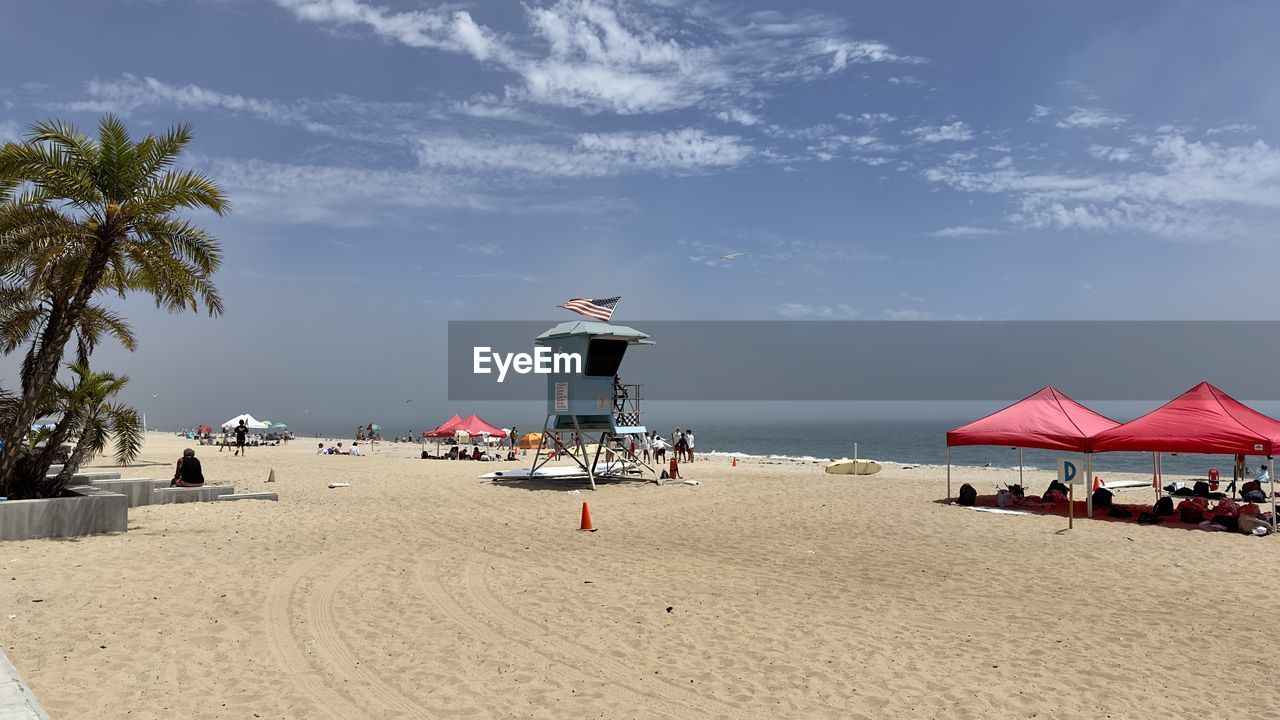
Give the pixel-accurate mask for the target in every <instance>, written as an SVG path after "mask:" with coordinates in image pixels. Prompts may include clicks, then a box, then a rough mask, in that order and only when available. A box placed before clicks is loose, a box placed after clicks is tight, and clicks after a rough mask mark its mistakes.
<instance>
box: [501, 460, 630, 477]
mask: <svg viewBox="0 0 1280 720" xmlns="http://www.w3.org/2000/svg"><path fill="white" fill-rule="evenodd" d="M635 468H636V464H635V463H633V462H612V463H600V464H599V465H597V466H596V477H601V476H604V475H620V474H622V473H625V472H628V471H630V470H634V469H635ZM586 476H587V472H586V471H585V470H583V469H582V468H580V467H578V466H577V465H567V466H558V467H540V468H538V470H537V471H536V472H535V471H532V470H530V469H529V468H512V469H511V470H499V471H497V472H491V473H485V474H484V475H481V476H480V479H481V480H529V479H535V480H536V479H544V480H567V479H570V478H585V477H586Z"/></svg>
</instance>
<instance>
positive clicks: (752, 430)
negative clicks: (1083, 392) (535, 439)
mask: <svg viewBox="0 0 1280 720" xmlns="http://www.w3.org/2000/svg"><path fill="white" fill-rule="evenodd" d="M971 419H972V418H970V420H971ZM676 422H679V421H678V420H677V421H675V422H666V421H664V420H661V419H649V420H647V421H646V425H648V426H649V428H650V429H653V430H658V431H659V432H661V433H663V435H664V436H666V437H668V438H669V437H670V434H671V430H672V428H673V427H675V424H676ZM966 422H969V420H962V419H957V420H886V421H874V420H857V421H825V422H812V423H810V422H805V423H800V422H779V423H765V422H749V423H746V422H716V421H706V422H701V423H696V424H694V431H695V433H696V436H697V453H698V454H699V455H706V454H715V455H725V456H727V455H730V454H733V455H738V456H739V457H745V456H750V457H759V458H767V457H774V458H793V459H808V460H814V461H825V460H835V459H839V458H845V457H852V456H853V443H854V442H855V441H856V442H857V443H858V455H859V457H864V458H872V459H874V460H879V461H881V462H884V463H900V464H907V465H945V464H946V462H947V448H946V433H947V430H950V429H951V428H954V427H956V426H959V425H963V424H964V423H966ZM541 425H542V423H541V421H540V420H539V421H537V422H536V424H535V422H534V421H532V420H531V421H527V422H525V423H522V424H520V425H519V428H520V431H521V432H522V433H524V432H529V431H535V430H538V429H540V428H541ZM343 427H344V428H346V424H345V423H344V424H343ZM352 427H354V425H353V426H352ZM330 431H331V432H334V431H337V428H330ZM404 432H408V430H402V431H401V434H403V433H404ZM351 433H352V429H350V428H347V429H345V430H344V431H342V432H341V433H340V434H338V435H330V434H326V435H324V437H350V436H351ZM395 433H396V429H395V428H393V427H390V426H388V427H386V428H385V429H384V430H383V435H384V436H390V435H392V434H395ZM313 434H314V433H312V432H308V431H307V429H306V428H305V427H300V428H299V430H298V435H299V436H300V437H302V438H307V437H310V436H312V435H313ZM1023 452H1024V462H1025V463H1026V467H1027V468H1029V469H1036V468H1038V469H1043V470H1050V469H1053V468H1056V467H1057V460H1058V458H1059V457H1066V456H1067V455H1069V454H1068V453H1057V452H1050V451H1046V450H1024V451H1023ZM1077 457H1078V456H1077ZM951 462H952V463H953V464H955V465H969V466H977V467H982V466H986V465H990V466H992V467H1005V468H1016V467H1018V451H1017V450H1016V449H1011V448H1008V447H1003V446H1001V447H959V448H952V451H951ZM1260 462H1265V460H1263V459H1261V458H1250V461H1249V463H1250V466H1251V467H1252V468H1254V469H1255V470H1256V469H1257V466H1258V464H1259V463H1260ZM1162 464H1163V469H1164V472H1165V473H1167V474H1170V475H1204V474H1206V473H1207V471H1208V469H1209V468H1218V471H1219V473H1220V474H1221V475H1224V476H1226V477H1228V478H1229V477H1231V457H1230V456H1229V455H1188V454H1182V455H1165V456H1164V457H1163V459H1162ZM1093 465H1094V470H1095V472H1096V473H1097V474H1100V475H1101V474H1104V473H1106V472H1108V471H1111V472H1134V473H1148V472H1151V454H1150V453H1103V454H1098V455H1095V456H1094V461H1093Z"/></svg>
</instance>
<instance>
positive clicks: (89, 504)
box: [0, 485, 129, 540]
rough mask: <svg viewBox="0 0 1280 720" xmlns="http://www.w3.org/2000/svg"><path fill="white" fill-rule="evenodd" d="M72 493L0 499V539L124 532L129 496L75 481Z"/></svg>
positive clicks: (127, 521) (69, 490)
mask: <svg viewBox="0 0 1280 720" xmlns="http://www.w3.org/2000/svg"><path fill="white" fill-rule="evenodd" d="M67 492H68V493H70V494H71V495H72V497H60V498H50V499H47V500H5V501H3V502H0V540H32V539H34V538H44V537H79V536H81V535H96V534H98V533H112V532H124V531H125V530H126V529H127V528H128V527H129V499H128V498H126V497H125V496H124V495H121V494H119V493H113V492H107V491H105V490H99V489H97V488H93V487H88V486H84V485H78V486H76V487H72V488H68V489H67Z"/></svg>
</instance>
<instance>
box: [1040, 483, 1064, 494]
mask: <svg viewBox="0 0 1280 720" xmlns="http://www.w3.org/2000/svg"><path fill="white" fill-rule="evenodd" d="M1055 490H1056V491H1058V492H1060V493H1062V494H1063V496H1064V497H1065V496H1066V494H1067V486H1066V485H1063V484H1062V483H1060V482H1058V481H1057V480H1054V481H1053V482H1051V483H1049V489H1048V490H1045V491H1044V494H1045V495H1048V494H1049V493H1051V492H1053V491H1055Z"/></svg>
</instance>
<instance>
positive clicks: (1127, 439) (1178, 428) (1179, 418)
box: [1093, 382, 1280, 456]
mask: <svg viewBox="0 0 1280 720" xmlns="http://www.w3.org/2000/svg"><path fill="white" fill-rule="evenodd" d="M1273 448H1280V421H1277V420H1273V419H1272V418H1269V417H1267V416H1266V415H1263V414H1262V413H1260V412H1258V411H1257V410H1254V409H1253V408H1251V407H1249V406H1247V405H1245V404H1244V403H1242V402H1240V401H1238V400H1236V399H1235V398H1233V397H1231V396H1230V395H1228V394H1226V393H1224V392H1222V391H1221V390H1219V389H1218V388H1216V387H1214V386H1213V385H1210V384H1209V383H1207V382H1202V383H1200V384H1199V385H1197V386H1195V387H1193V388H1191V389H1190V390H1188V391H1186V392H1184V393H1182V394H1181V395H1179V396H1178V397H1176V398H1174V399H1173V400H1170V401H1169V402H1168V403H1166V404H1164V405H1162V406H1160V407H1159V408H1157V409H1155V410H1152V411H1151V412H1149V413H1147V414H1146V415H1143V416H1142V417H1140V418H1138V419H1136V420H1132V421H1130V422H1127V423H1125V424H1123V425H1120V426H1117V427H1115V428H1112V429H1110V430H1106V431H1103V432H1101V433H1098V435H1096V436H1095V437H1094V438H1093V451H1094V452H1114V451H1117V450H1136V451H1141V452H1186V453H1222V454H1231V455H1268V456H1270V455H1272V454H1273Z"/></svg>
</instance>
